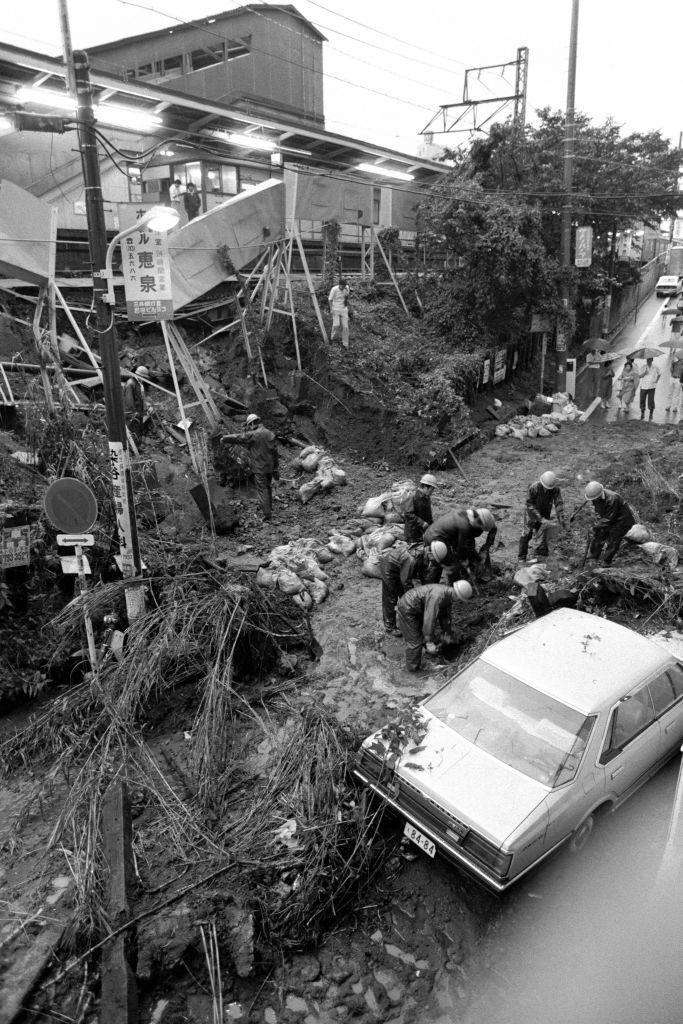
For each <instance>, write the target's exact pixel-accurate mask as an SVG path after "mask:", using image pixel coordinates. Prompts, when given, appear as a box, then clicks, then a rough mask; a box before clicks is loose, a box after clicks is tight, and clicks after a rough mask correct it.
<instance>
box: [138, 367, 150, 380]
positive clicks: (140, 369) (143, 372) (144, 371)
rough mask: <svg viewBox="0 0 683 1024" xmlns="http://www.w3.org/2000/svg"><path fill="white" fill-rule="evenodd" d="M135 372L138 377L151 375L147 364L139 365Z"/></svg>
mask: <svg viewBox="0 0 683 1024" xmlns="http://www.w3.org/2000/svg"><path fill="white" fill-rule="evenodd" d="M135 374H136V376H138V377H149V367H147V366H138V367H137V369H136V371H135Z"/></svg>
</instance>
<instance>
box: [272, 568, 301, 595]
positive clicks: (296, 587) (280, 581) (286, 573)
mask: <svg viewBox="0 0 683 1024" xmlns="http://www.w3.org/2000/svg"><path fill="white" fill-rule="evenodd" d="M277 585H278V587H279V588H280V590H282V591H283V593H285V594H299V593H301V591H302V590H303V589H304V585H303V583H302V582H301V580H300V579H299V577H298V576H297V574H296V573H295V572H292V570H291V569H284V568H283V569H279V570H278V574H277Z"/></svg>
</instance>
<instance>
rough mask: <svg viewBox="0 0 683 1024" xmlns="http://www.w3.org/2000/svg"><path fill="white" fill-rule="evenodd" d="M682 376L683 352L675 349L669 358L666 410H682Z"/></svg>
mask: <svg viewBox="0 0 683 1024" xmlns="http://www.w3.org/2000/svg"><path fill="white" fill-rule="evenodd" d="M681 377H683V353H681V351H680V350H678V349H674V350H673V351H672V353H671V359H670V360H669V378H670V379H669V381H668V389H669V390H668V392H667V399H666V401H667V406H666V409H665V410H664V411H665V412H675V413H679V412H680V406H681Z"/></svg>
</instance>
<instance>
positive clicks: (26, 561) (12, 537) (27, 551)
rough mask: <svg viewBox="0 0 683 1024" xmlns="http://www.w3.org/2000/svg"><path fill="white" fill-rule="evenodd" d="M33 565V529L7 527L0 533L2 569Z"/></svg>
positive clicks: (0, 565)
mask: <svg viewBox="0 0 683 1024" xmlns="http://www.w3.org/2000/svg"><path fill="white" fill-rule="evenodd" d="M30 564H31V527H30V526H6V527H5V528H4V529H3V530H1V531H0V568H2V569H14V568H16V566H18V565H30Z"/></svg>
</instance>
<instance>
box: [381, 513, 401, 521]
mask: <svg viewBox="0 0 683 1024" xmlns="http://www.w3.org/2000/svg"><path fill="white" fill-rule="evenodd" d="M384 522H385V524H387V523H402V522H403V515H402V514H401V513H400V512H387V514H386V515H385V517H384Z"/></svg>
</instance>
